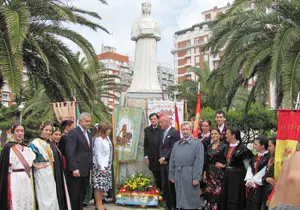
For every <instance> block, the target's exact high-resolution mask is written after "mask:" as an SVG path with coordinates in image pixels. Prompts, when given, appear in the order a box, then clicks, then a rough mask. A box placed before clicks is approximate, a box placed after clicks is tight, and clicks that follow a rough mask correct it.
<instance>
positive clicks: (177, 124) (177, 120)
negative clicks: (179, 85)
mask: <svg viewBox="0 0 300 210" xmlns="http://www.w3.org/2000/svg"><path fill="white" fill-rule="evenodd" d="M175 128H176V130H178V132H179V133H180V124H179V115H178V108H177V105H176V103H175Z"/></svg>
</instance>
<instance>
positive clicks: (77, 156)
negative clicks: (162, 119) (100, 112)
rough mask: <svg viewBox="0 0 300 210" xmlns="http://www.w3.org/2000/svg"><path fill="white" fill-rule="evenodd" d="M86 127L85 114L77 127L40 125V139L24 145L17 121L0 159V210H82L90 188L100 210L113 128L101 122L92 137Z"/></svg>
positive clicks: (108, 171)
mask: <svg viewBox="0 0 300 210" xmlns="http://www.w3.org/2000/svg"><path fill="white" fill-rule="evenodd" d="M90 124H91V115H90V114H89V113H86V112H84V113H82V114H81V115H80V117H79V124H78V126H77V127H75V128H74V122H73V121H70V120H66V121H63V122H62V123H61V125H60V126H57V125H55V124H53V123H52V122H50V121H47V122H43V123H42V124H41V126H40V129H41V133H40V135H39V136H38V137H37V138H34V139H33V140H32V141H31V142H30V144H29V145H25V144H23V139H24V133H25V132H26V130H25V129H24V127H23V126H22V124H21V123H19V122H15V123H14V124H13V126H12V128H11V133H12V138H11V140H10V141H9V142H7V143H6V144H5V146H4V147H3V150H2V151H1V156H0V207H1V210H19V209H23V210H34V209H39V210H46V209H47V210H71V209H73V210H81V209H83V205H84V201H85V200H84V199H85V196H87V195H88V193H87V191H89V190H92V189H93V191H94V199H95V202H96V209H98V210H104V209H105V208H104V206H103V203H102V199H103V195H104V193H105V192H108V191H109V190H110V189H112V161H113V146H112V142H111V140H110V138H109V136H110V132H111V128H110V126H109V124H108V123H107V122H101V123H99V124H96V125H95V126H94V128H93V134H94V135H92V132H91V131H90V130H89V127H90ZM89 183H90V184H89ZM86 199H87V202H89V201H90V200H91V198H86Z"/></svg>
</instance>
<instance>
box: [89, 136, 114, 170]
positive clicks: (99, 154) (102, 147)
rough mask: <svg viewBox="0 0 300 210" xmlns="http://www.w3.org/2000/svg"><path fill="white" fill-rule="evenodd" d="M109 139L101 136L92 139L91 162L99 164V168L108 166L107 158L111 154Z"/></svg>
mask: <svg viewBox="0 0 300 210" xmlns="http://www.w3.org/2000/svg"><path fill="white" fill-rule="evenodd" d="M110 144H111V142H110V140H109V138H108V137H107V139H103V138H102V137H101V136H100V137H97V138H96V139H95V141H94V148H93V163H94V164H96V165H98V166H100V168H101V170H104V169H105V168H107V167H108V163H109V158H110V156H111V151H110Z"/></svg>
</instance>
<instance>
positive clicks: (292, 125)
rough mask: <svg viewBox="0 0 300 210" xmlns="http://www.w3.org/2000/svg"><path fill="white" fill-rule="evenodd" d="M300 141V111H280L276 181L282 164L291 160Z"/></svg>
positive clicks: (276, 152)
mask: <svg viewBox="0 0 300 210" xmlns="http://www.w3.org/2000/svg"><path fill="white" fill-rule="evenodd" d="M299 140H300V110H295V111H292V110H279V113H278V131H277V139H276V151H275V163H274V167H275V168H274V170H275V171H274V176H275V179H276V178H277V176H278V173H279V171H280V169H281V165H282V162H283V161H285V160H287V159H289V158H290V157H291V155H292V154H293V153H294V152H295V149H296V145H297V142H298V141H299Z"/></svg>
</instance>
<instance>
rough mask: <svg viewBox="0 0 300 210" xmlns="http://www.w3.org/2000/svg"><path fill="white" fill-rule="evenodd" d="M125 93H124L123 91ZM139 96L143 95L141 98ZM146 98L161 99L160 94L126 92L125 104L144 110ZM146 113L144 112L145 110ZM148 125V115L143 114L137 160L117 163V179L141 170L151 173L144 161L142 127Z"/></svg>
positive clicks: (143, 134) (120, 179)
mask: <svg viewBox="0 0 300 210" xmlns="http://www.w3.org/2000/svg"><path fill="white" fill-rule="evenodd" d="M125 94H126V93H125ZM141 96H144V97H143V98H141ZM147 98H151V99H161V98H162V97H161V94H155V93H147V94H145V93H136V94H134V93H128V94H127V106H128V107H139V108H142V109H144V110H146V109H147V107H146V106H147V101H146V99H147ZM145 113H146V112H145ZM147 126H148V116H146V115H145V118H144V120H143V121H142V126H141V130H140V139H139V142H138V152H137V160H136V161H135V162H129V163H119V173H118V175H119V176H118V177H119V181H122V180H123V179H124V178H125V177H127V176H130V175H133V174H136V173H138V172H142V173H144V174H148V175H152V173H151V171H150V170H149V169H148V167H147V166H146V164H145V161H144V136H145V133H144V129H145V128H146V127H147Z"/></svg>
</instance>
